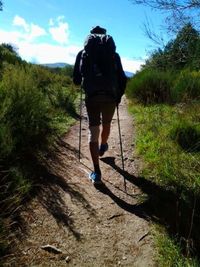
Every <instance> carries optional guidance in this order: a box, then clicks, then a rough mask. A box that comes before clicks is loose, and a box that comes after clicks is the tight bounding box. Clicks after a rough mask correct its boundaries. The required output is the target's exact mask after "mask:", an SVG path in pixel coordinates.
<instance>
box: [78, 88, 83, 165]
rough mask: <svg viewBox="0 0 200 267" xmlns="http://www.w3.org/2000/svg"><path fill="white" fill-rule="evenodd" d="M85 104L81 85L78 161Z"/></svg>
mask: <svg viewBox="0 0 200 267" xmlns="http://www.w3.org/2000/svg"><path fill="white" fill-rule="evenodd" d="M82 102H83V92H82V84H81V93H80V112H79V115H80V119H79V122H80V123H79V150H78V159H79V161H80V160H81V128H82V104H83V103H82Z"/></svg>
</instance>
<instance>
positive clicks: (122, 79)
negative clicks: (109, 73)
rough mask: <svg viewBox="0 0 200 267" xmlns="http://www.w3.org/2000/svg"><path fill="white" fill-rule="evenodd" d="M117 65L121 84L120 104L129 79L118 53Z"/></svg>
mask: <svg viewBox="0 0 200 267" xmlns="http://www.w3.org/2000/svg"><path fill="white" fill-rule="evenodd" d="M116 64H117V75H118V83H119V103H120V101H121V97H122V96H123V94H124V92H125V88H126V83H127V77H126V75H125V73H124V70H123V68H122V63H121V59H120V56H119V55H118V54H117V53H116Z"/></svg>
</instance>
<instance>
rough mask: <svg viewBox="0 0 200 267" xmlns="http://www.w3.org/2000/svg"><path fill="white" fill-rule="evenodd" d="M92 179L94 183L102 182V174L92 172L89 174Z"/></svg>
mask: <svg viewBox="0 0 200 267" xmlns="http://www.w3.org/2000/svg"><path fill="white" fill-rule="evenodd" d="M89 178H90V180H91V181H92V182H93V184H101V183H102V182H101V174H99V173H96V172H91V173H90V175H89Z"/></svg>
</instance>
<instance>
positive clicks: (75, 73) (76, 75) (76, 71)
mask: <svg viewBox="0 0 200 267" xmlns="http://www.w3.org/2000/svg"><path fill="white" fill-rule="evenodd" d="M81 54H82V50H81V51H80V52H79V53H78V55H77V56H76V61H75V64H74V71H73V82H74V84H75V85H80V84H81V81H82V76H81V73H80V61H81Z"/></svg>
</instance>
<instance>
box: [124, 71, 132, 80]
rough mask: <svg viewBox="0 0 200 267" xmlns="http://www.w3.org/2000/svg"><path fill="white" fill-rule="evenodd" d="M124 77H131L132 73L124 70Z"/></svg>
mask: <svg viewBox="0 0 200 267" xmlns="http://www.w3.org/2000/svg"><path fill="white" fill-rule="evenodd" d="M125 74H126V77H128V78H131V77H133V75H134V73H133V72H130V71H125Z"/></svg>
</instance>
